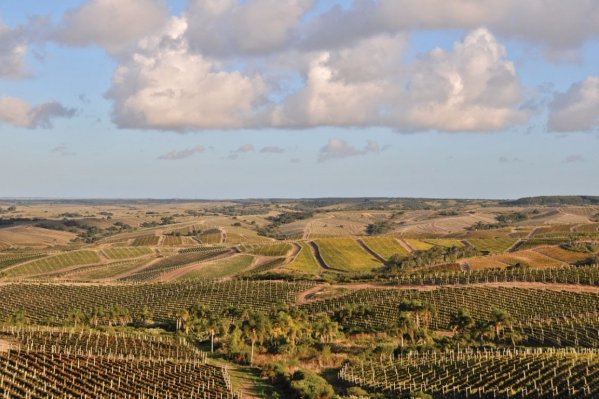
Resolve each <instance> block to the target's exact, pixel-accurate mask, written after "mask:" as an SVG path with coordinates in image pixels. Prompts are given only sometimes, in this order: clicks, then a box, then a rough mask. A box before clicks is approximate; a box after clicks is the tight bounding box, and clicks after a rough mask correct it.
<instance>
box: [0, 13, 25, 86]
mask: <svg viewBox="0 0 599 399" xmlns="http://www.w3.org/2000/svg"><path fill="white" fill-rule="evenodd" d="M26 56H27V43H26V41H25V39H24V37H23V34H22V31H21V30H20V29H10V28H9V27H8V26H6V25H5V24H4V22H2V19H0V79H19V78H23V77H25V76H26V74H27V67H26V64H25V58H26Z"/></svg>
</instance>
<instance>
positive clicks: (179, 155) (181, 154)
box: [158, 145, 206, 161]
mask: <svg viewBox="0 0 599 399" xmlns="http://www.w3.org/2000/svg"><path fill="white" fill-rule="evenodd" d="M204 151H206V148H205V147H204V146H203V145H196V146H195V147H191V148H186V149H184V150H173V151H171V152H169V153H166V154H164V155H161V156H159V157H158V159H162V160H166V161H176V160H179V159H185V158H189V157H191V156H193V155H195V154H200V153H202V152H204Z"/></svg>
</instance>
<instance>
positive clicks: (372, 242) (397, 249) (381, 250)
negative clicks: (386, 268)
mask: <svg viewBox="0 0 599 399" xmlns="http://www.w3.org/2000/svg"><path fill="white" fill-rule="evenodd" d="M363 241H364V243H365V244H366V245H367V246H368V248H370V250H372V251H373V252H374V253H376V254H378V255H379V256H380V257H382V258H384V259H389V258H390V257H392V256H393V255H397V254H399V255H402V256H406V255H408V254H409V252H408V250H407V249H405V248H404V246H402V245H401V244H400V243H399V241H397V239H395V238H394V237H391V236H379V237H366V238H364V239H363Z"/></svg>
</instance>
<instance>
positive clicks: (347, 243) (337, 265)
mask: <svg viewBox="0 0 599 399" xmlns="http://www.w3.org/2000/svg"><path fill="white" fill-rule="evenodd" d="M314 242H315V243H316V245H317V246H318V248H319V250H320V254H321V256H322V258H323V260H324V261H325V263H326V264H327V265H328V266H329V267H330V268H332V269H337V270H343V271H348V272H361V271H370V270H372V269H373V268H376V267H380V266H381V263H380V262H379V261H378V260H377V259H376V258H374V257H372V256H371V255H370V254H369V253H368V252H366V251H365V250H364V249H363V248H362V247H361V246H360V244H358V243H357V242H356V241H355V240H354V239H353V238H322V239H318V240H316V241H314Z"/></svg>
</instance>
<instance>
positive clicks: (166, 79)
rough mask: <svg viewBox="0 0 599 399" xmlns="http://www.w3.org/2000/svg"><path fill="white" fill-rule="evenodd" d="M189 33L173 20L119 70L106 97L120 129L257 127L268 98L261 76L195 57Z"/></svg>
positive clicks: (178, 20) (180, 21) (184, 26)
mask: <svg viewBox="0 0 599 399" xmlns="http://www.w3.org/2000/svg"><path fill="white" fill-rule="evenodd" d="M186 29H187V23H186V21H185V19H182V18H173V19H172V21H171V23H170V24H169V26H168V27H167V29H166V30H165V31H164V32H163V33H161V34H158V35H155V36H152V37H150V38H148V39H145V40H144V41H143V42H142V43H141V45H140V48H139V49H138V50H137V51H136V52H135V53H134V54H132V55H131V56H130V57H129V58H128V59H127V60H126V61H125V62H124V63H123V64H121V65H120V66H119V67H118V68H117V70H116V71H115V73H114V75H113V79H112V87H111V88H110V90H109V91H108V93H107V97H108V98H110V99H112V100H113V101H114V108H113V120H114V122H115V123H116V124H117V125H118V126H119V127H122V128H140V129H146V128H147V129H163V130H178V131H185V130H197V129H212V128H215V129H216V128H218V129H222V128H241V127H247V126H248V125H250V124H252V123H253V122H252V121H251V119H252V118H253V117H254V115H255V108H257V107H259V106H260V104H261V103H262V101H263V98H264V96H265V94H266V88H265V84H264V82H263V80H262V78H261V77H260V76H249V75H244V74H243V73H242V72H239V71H226V70H224V68H221V66H220V65H219V64H218V63H216V62H215V61H213V60H211V59H208V58H205V57H203V56H202V55H200V54H192V53H190V52H189V48H188V44H187V41H186V40H185V38H184V36H183V35H184V33H185V31H186Z"/></svg>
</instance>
